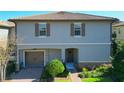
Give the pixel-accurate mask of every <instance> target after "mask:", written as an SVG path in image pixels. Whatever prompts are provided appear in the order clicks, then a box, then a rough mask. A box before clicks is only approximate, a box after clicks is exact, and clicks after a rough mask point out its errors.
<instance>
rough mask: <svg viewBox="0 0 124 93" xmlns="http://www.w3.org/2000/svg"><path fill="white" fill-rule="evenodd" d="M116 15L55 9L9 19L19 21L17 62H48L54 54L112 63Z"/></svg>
mask: <svg viewBox="0 0 124 93" xmlns="http://www.w3.org/2000/svg"><path fill="white" fill-rule="evenodd" d="M115 20H116V19H115V18H111V17H103V16H95V15H89V14H80V13H70V12H55V13H49V14H41V15H33V16H27V17H20V18H15V19H9V21H12V22H14V23H15V24H16V36H17V39H18V40H19V41H18V42H17V66H18V67H19V66H20V64H21V65H22V66H23V67H32V66H33V67H34V66H36V67H38V66H41V67H42V66H45V65H46V64H47V63H48V62H49V61H51V60H52V59H54V58H58V59H60V60H62V61H63V62H64V63H74V64H77V65H78V66H81V67H82V66H83V65H85V64H103V63H109V57H110V51H111V33H112V32H111V30H112V29H111V28H112V25H111V24H112V22H113V21H115Z"/></svg>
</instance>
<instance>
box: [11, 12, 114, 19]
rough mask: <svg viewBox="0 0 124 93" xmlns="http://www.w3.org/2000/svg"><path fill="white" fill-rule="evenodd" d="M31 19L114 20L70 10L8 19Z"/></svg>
mask: <svg viewBox="0 0 124 93" xmlns="http://www.w3.org/2000/svg"><path fill="white" fill-rule="evenodd" d="M33 20H39V21H40V20H48V21H49V20H50V21H54V20H62V21H63V20H109V21H110V20H116V18H113V17H105V16H96V15H90V14H83V13H71V12H64V11H60V12H53V13H48V14H40V15H32V16H25V17H18V18H13V19H9V21H33Z"/></svg>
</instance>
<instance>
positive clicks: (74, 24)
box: [74, 22, 82, 38]
mask: <svg viewBox="0 0 124 93" xmlns="http://www.w3.org/2000/svg"><path fill="white" fill-rule="evenodd" d="M75 24H78V25H80V35H76V34H75ZM81 30H82V27H81V23H80V22H75V23H74V37H77V38H78V37H81Z"/></svg>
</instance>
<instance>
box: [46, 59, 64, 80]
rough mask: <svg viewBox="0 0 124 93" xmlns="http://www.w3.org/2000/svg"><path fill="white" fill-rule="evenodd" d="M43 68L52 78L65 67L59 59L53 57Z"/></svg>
mask: <svg viewBox="0 0 124 93" xmlns="http://www.w3.org/2000/svg"><path fill="white" fill-rule="evenodd" d="M45 70H46V72H47V73H49V74H50V75H51V76H52V77H53V78H54V77H55V76H56V75H58V74H60V73H62V72H63V71H64V70H65V67H64V65H63V63H62V62H61V61H60V60H58V59H54V60H52V61H51V62H49V63H48V64H47V65H46V67H45Z"/></svg>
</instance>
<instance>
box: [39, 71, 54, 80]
mask: <svg viewBox="0 0 124 93" xmlns="http://www.w3.org/2000/svg"><path fill="white" fill-rule="evenodd" d="M40 81H41V82H47V81H53V78H52V76H51V75H50V74H49V73H47V71H46V70H45V69H44V70H43V71H42V74H41V77H40Z"/></svg>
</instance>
